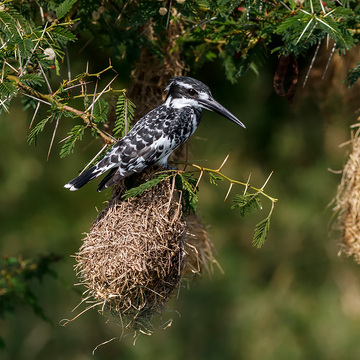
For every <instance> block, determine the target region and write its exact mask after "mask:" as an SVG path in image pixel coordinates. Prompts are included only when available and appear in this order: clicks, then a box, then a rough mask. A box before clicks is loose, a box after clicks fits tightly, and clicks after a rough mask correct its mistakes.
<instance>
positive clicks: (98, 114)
mask: <svg viewBox="0 0 360 360" xmlns="http://www.w3.org/2000/svg"><path fill="white" fill-rule="evenodd" d="M108 110H109V104H108V103H107V102H106V101H105V100H104V99H103V98H100V99H99V100H98V101H97V102H96V103H95V105H94V113H93V115H94V118H93V121H94V123H96V124H100V123H102V124H103V123H105V122H106V121H107V113H108Z"/></svg>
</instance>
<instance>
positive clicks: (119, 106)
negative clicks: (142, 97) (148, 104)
mask: <svg viewBox="0 0 360 360" xmlns="http://www.w3.org/2000/svg"><path fill="white" fill-rule="evenodd" d="M115 113H116V121H115V125H114V128H113V134H114V137H115V138H122V137H124V136H125V135H126V134H127V133H128V132H129V130H130V129H131V124H132V122H133V120H134V114H135V105H134V103H133V102H132V101H131V100H130V99H129V98H127V96H126V92H125V91H124V92H123V93H122V94H120V95H119V97H118V100H117V102H116V109H115Z"/></svg>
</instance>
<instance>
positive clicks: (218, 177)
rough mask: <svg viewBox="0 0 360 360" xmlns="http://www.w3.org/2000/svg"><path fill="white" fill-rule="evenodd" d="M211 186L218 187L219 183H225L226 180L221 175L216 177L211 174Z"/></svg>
mask: <svg viewBox="0 0 360 360" xmlns="http://www.w3.org/2000/svg"><path fill="white" fill-rule="evenodd" d="M209 180H210V184H212V185H216V186H218V183H217V181H224V178H223V177H222V176H219V175H214V174H213V173H212V172H209Z"/></svg>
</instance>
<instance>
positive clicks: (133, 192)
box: [123, 174, 173, 200]
mask: <svg viewBox="0 0 360 360" xmlns="http://www.w3.org/2000/svg"><path fill="white" fill-rule="evenodd" d="M171 176H173V175H172V174H160V175H159V176H158V177H156V178H154V179H151V180H148V181H146V182H144V183H142V184H141V185H139V186H136V187H133V188H131V189H128V190H126V192H125V194H124V195H123V199H124V200H128V199H129V198H131V197H136V196H141V195H142V194H143V193H144V192H145V191H146V190H148V189H151V188H152V187H154V186H156V185H157V184H159V183H160V182H161V181H163V180H166V179H168V178H169V177H171Z"/></svg>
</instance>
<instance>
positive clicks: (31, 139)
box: [27, 114, 55, 145]
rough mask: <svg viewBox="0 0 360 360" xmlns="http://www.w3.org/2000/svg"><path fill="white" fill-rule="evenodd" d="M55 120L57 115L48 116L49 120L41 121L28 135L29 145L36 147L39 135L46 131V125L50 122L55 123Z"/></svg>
mask: <svg viewBox="0 0 360 360" xmlns="http://www.w3.org/2000/svg"><path fill="white" fill-rule="evenodd" d="M54 118H55V114H52V115H50V116H48V117H47V118H45V119H42V120H41V121H39V122H38V123H37V124H36V125H35V126H34V128H33V129H32V130H31V131H30V133H29V135H28V138H27V141H28V143H29V144H32V143H34V144H35V145H36V142H37V137H38V135H39V134H40V133H41V132H42V131H43V130H44V128H45V125H46V124H47V123H48V122H51V121H53V120H54Z"/></svg>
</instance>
